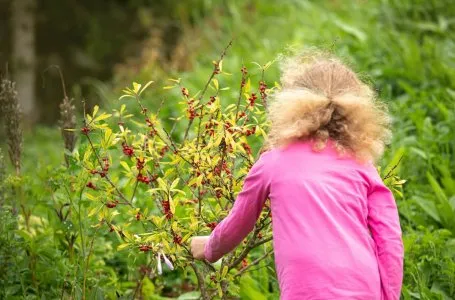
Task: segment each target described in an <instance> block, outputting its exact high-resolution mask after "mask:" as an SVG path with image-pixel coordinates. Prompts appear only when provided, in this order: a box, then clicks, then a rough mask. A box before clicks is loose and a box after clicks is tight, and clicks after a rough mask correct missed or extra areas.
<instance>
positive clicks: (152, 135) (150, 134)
mask: <svg viewBox="0 0 455 300" xmlns="http://www.w3.org/2000/svg"><path fill="white" fill-rule="evenodd" d="M145 123H147V126H148V127H150V132H149V136H150V137H154V136H155V135H156V134H157V133H158V131H157V130H156V129H155V127H154V126H153V123H152V121H150V119H149V118H146V119H145Z"/></svg>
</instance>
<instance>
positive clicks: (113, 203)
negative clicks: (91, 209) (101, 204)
mask: <svg viewBox="0 0 455 300" xmlns="http://www.w3.org/2000/svg"><path fill="white" fill-rule="evenodd" d="M117 204H118V200H115V201H107V202H106V206H107V208H114V207H116V206H117Z"/></svg>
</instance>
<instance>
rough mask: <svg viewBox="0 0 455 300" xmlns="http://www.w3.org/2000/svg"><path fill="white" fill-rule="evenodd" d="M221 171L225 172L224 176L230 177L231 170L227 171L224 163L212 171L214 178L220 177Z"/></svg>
mask: <svg viewBox="0 0 455 300" xmlns="http://www.w3.org/2000/svg"><path fill="white" fill-rule="evenodd" d="M221 171H224V172H226V174H228V175H230V174H231V170H229V168H228V166H227V164H226V162H223V163H221V162H220V163H219V164H218V165H217V166H216V167H215V168H214V169H213V174H214V175H216V176H220V175H221Z"/></svg>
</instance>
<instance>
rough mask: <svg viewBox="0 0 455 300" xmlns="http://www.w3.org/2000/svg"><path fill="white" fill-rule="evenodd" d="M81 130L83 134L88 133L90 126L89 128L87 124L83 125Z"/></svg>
mask: <svg viewBox="0 0 455 300" xmlns="http://www.w3.org/2000/svg"><path fill="white" fill-rule="evenodd" d="M81 132H82V134H83V135H88V134H89V132H90V128H88V127H87V126H84V127H82V129H81Z"/></svg>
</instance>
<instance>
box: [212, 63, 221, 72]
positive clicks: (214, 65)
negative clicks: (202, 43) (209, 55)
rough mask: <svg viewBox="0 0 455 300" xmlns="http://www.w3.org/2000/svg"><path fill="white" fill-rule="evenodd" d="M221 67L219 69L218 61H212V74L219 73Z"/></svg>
mask: <svg viewBox="0 0 455 300" xmlns="http://www.w3.org/2000/svg"><path fill="white" fill-rule="evenodd" d="M220 73H221V69H220V63H219V62H217V61H216V62H213V74H220Z"/></svg>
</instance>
